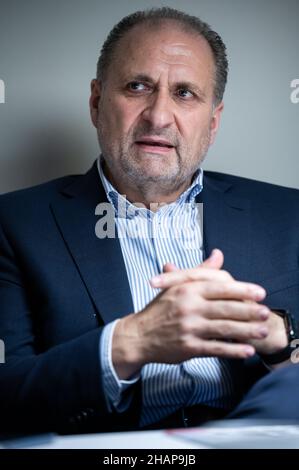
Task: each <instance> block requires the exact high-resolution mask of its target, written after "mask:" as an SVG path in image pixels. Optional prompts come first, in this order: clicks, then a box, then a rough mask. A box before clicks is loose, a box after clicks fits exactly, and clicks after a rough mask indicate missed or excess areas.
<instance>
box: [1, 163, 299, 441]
mask: <svg viewBox="0 0 299 470" xmlns="http://www.w3.org/2000/svg"><path fill="white" fill-rule="evenodd" d="M102 201H106V195H105V193H104V189H103V187H102V186H101V184H100V180H99V176H98V173H97V168H96V165H93V167H92V168H91V170H90V171H88V173H87V174H86V175H83V176H67V177H64V178H60V179H57V180H55V181H51V182H49V183H46V184H42V185H39V186H36V187H34V188H30V189H26V190H22V191H17V192H13V193H10V194H6V195H3V196H1V197H0V339H2V340H4V342H5V348H6V351H5V352H6V363H5V364H0V423H2V424H0V426H1V428H2V432H3V430H8V429H9V428H11V429H12V430H18V429H22V428H23V429H27V430H29V429H31V428H32V429H39V430H49V429H53V430H57V429H62V430H64V429H66V432H69V430H71V432H73V431H74V430H75V429H77V430H78V431H79V432H82V431H84V430H87V431H92V430H96V431H100V430H118V429H131V428H134V427H136V426H137V420H138V414H139V407H140V403H141V398H140V389H141V387H140V383H139V384H137V385H136V386H135V397H134V399H133V402H132V406H131V408H130V409H129V410H128V411H127V412H126V413H123V414H120V415H118V414H116V413H112V414H109V415H108V410H107V405H106V402H105V397H104V391H103V386H102V382H101V371H100V361H99V338H100V334H101V328H102V327H103V325H105V324H106V323H107V322H110V321H111V320H114V319H116V318H119V317H122V316H124V315H126V314H129V313H131V312H133V303H132V297H131V294H130V287H129V283H128V279H127V275H126V269H125V265H124V261H123V257H122V253H121V248H120V244H119V242H118V240H117V239H109V238H106V239H101V240H100V239H98V238H97V237H96V235H95V225H96V222H97V220H98V216H96V215H95V208H96V206H97V204H98V203H99V202H102ZM198 202H203V203H204V209H203V210H204V224H203V226H204V250H205V256H208V255H209V253H210V252H211V250H212V249H213V248H215V247H217V248H220V249H221V250H222V251H223V253H224V256H225V265H224V269H226V270H228V271H229V272H230V273H231V274H232V275H233V276H234V277H235V278H237V279H239V280H244V281H252V282H256V283H259V284H261V285H262V286H264V287H265V289H266V290H267V293H268V296H267V299H266V302H265V303H267V304H268V305H269V306H274V307H276V308H279V307H280V308H288V309H289V310H290V311H292V312H293V314H295V315H297V317H299V191H297V190H294V189H287V188H282V187H279V186H275V185H271V184H266V183H260V182H257V181H252V180H249V179H245V178H239V177H235V176H229V175H224V174H220V173H214V172H208V171H206V172H205V173H204V189H203V192H202V193H201V194H200V195H199V197H198ZM258 362H259V361H258V359H257V358H256V359H255V360H253V361H247V363H243V361H237V360H235V361H232V364H233V365H234V366H236V367H237V368H238V371H239V372H238V373H239V377H240V379H239V384H240V390H242V389H243V388H244V389H245V388H246V387H247V386H248V385H246V386H245V383H246V379H250V377H251V376H252V377H254V373H253V371H254V370H257V366H258ZM249 370H250V373H249V372H248V371H249ZM264 371H265V370H264ZM263 373H264V372H263ZM251 374H253V375H251ZM249 382H250V380H249ZM249 382H248V383H249ZM0 432H1V431H0Z"/></svg>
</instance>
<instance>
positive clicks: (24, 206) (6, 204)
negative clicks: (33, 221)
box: [0, 175, 80, 218]
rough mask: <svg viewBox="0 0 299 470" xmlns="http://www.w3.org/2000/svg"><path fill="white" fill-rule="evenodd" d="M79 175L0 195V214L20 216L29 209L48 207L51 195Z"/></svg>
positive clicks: (39, 209) (53, 195) (2, 215)
mask: <svg viewBox="0 0 299 470" xmlns="http://www.w3.org/2000/svg"><path fill="white" fill-rule="evenodd" d="M79 176H80V175H68V176H64V177H61V178H57V179H54V180H51V181H48V182H46V183H42V184H38V185H36V186H32V187H30V188H26V189H20V190H17V191H12V192H9V193H6V194H2V195H0V216H1V218H3V217H4V216H5V215H8V216H11V217H12V216H13V215H15V216H20V214H22V213H27V214H28V213H29V212H30V211H31V210H32V211H34V212H36V211H37V212H39V211H42V210H45V208H47V207H49V204H50V203H51V200H52V199H53V197H55V196H56V195H57V193H59V192H60V191H61V190H62V189H64V188H65V187H67V186H69V185H70V184H72V182H73V181H75V180H76V179H77V178H78V177H79Z"/></svg>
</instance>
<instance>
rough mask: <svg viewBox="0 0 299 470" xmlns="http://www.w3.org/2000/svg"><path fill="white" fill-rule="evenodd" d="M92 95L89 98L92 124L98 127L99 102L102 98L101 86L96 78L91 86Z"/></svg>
mask: <svg viewBox="0 0 299 470" xmlns="http://www.w3.org/2000/svg"><path fill="white" fill-rule="evenodd" d="M90 91H91V95H90V98H89V110H90V117H91V120H92V123H93V125H94V126H95V127H97V122H98V113H99V100H100V97H101V84H100V83H99V82H98V80H96V79H95V78H94V79H93V80H92V81H91V84H90Z"/></svg>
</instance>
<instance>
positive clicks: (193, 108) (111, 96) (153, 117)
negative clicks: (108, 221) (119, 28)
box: [90, 23, 223, 194]
mask: <svg viewBox="0 0 299 470" xmlns="http://www.w3.org/2000/svg"><path fill="white" fill-rule="evenodd" d="M214 76H215V65H214V61H213V56H212V52H211V50H210V46H209V45H208V43H207V42H206V40H205V39H203V38H202V37H200V36H198V35H195V34H190V33H187V32H184V31H182V30H181V29H180V28H178V26H177V25H174V24H170V23H165V24H164V25H163V27H157V28H155V29H153V28H149V27H146V26H137V27H135V28H133V29H132V30H131V31H130V32H129V33H128V34H127V35H126V36H125V37H124V38H123V39H122V40H121V42H120V44H119V45H118V47H117V51H116V56H115V57H114V59H113V61H112V63H111V64H110V66H109V69H108V72H107V76H106V79H105V81H104V83H103V84H99V83H98V82H97V81H96V80H93V82H92V85H91V89H92V94H91V98H90V107H91V117H92V121H93V123H94V125H95V126H96V128H97V130H98V138H99V143H100V146H101V149H102V152H103V156H104V159H105V161H106V166H107V168H108V173H109V176H110V179H111V180H112V182H113V183H114V184H115V186H116V187H117V188H118V189H120V190H122V191H123V190H125V189H127V190H128V188H132V187H134V188H137V189H138V190H139V191H141V192H143V193H144V192H146V191H151V192H155V191H158V192H160V193H165V194H170V193H172V192H175V191H178V190H180V189H185V187H187V186H188V185H189V184H190V182H191V178H192V175H193V174H194V172H195V171H196V169H197V168H198V167H199V166H200V164H201V162H202V161H203V159H204V157H205V155H206V152H207V150H208V148H209V145H210V144H211V143H212V142H213V140H214V137H215V134H216V131H217V128H218V124H219V119H220V114H221V111H222V107H223V105H222V103H221V104H220V105H218V106H217V107H214V106H213V98H214V96H213V91H214Z"/></svg>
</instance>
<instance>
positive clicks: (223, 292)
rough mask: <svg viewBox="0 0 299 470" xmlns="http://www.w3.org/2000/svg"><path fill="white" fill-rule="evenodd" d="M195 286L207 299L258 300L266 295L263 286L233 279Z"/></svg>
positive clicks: (201, 283)
mask: <svg viewBox="0 0 299 470" xmlns="http://www.w3.org/2000/svg"><path fill="white" fill-rule="evenodd" d="M219 272H221V271H219ZM170 274H172V273H170ZM173 274H175V273H173ZM196 287H197V289H198V292H199V293H200V295H202V296H203V297H204V298H205V299H207V300H213V299H214V300H224V299H228V300H252V301H256V302H259V301H261V300H263V299H264V298H265V297H266V291H265V289H264V288H263V287H261V286H259V285H258V284H252V283H249V282H240V281H235V280H232V281H229V282H218V281H214V282H210V281H203V282H198V283H197V286H196Z"/></svg>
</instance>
